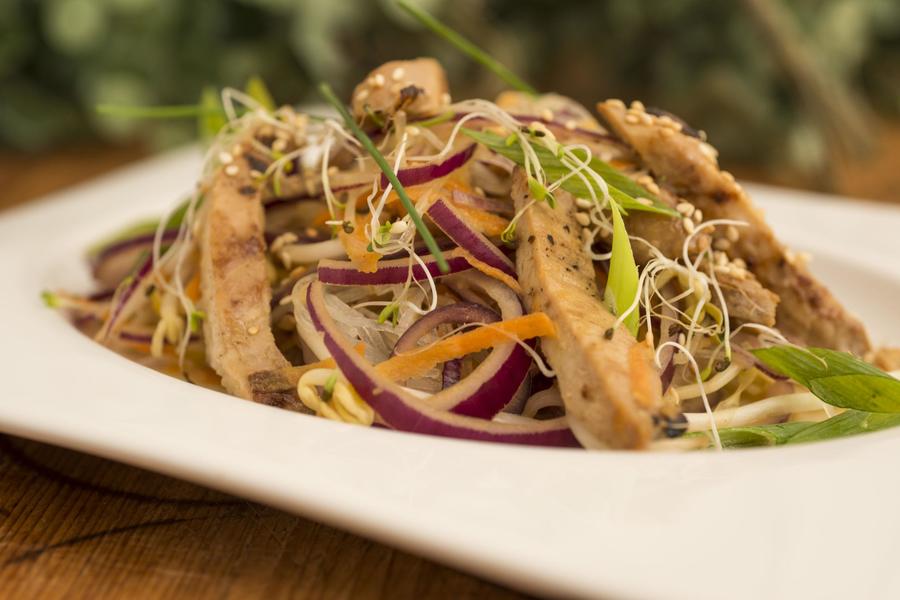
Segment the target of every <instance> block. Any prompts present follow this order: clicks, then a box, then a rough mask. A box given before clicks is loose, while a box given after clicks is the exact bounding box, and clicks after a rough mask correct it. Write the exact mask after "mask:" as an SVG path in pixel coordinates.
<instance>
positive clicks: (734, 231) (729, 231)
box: [725, 225, 741, 244]
mask: <svg viewBox="0 0 900 600" xmlns="http://www.w3.org/2000/svg"><path fill="white" fill-rule="evenodd" d="M725 237H727V238H728V241H729V242H731V243H732V244H733V243H734V242H736V241H738V240H739V239H741V232H740V231H738V228H737V227H735V226H734V225H729V226H728V227H727V228H726V229H725Z"/></svg>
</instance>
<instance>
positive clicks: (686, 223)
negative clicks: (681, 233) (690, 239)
mask: <svg viewBox="0 0 900 600" xmlns="http://www.w3.org/2000/svg"><path fill="white" fill-rule="evenodd" d="M681 226H682V227H684V230H685V231H687V232H688V233H694V222H693V221H691V220H690V219H688V218H684V219H682V220H681Z"/></svg>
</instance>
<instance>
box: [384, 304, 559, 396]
mask: <svg viewBox="0 0 900 600" xmlns="http://www.w3.org/2000/svg"><path fill="white" fill-rule="evenodd" d="M555 335H556V327H555V326H554V325H553V322H552V321H551V320H550V318H549V317H548V316H547V315H546V313H542V312H537V313H532V314H530V315H524V316H521V317H515V318H513V319H507V320H506V321H499V322H497V323H490V324H486V325H482V326H481V327H479V328H477V329H474V330H472V331H466V332H464V333H460V334H457V335H454V336H451V337H448V338H446V339H443V340H441V341H439V342H436V343H434V344H432V345H430V346H426V347H424V348H422V349H420V350H414V351H412V352H404V353H402V354H397V355H396V356H393V357H392V358H389V359H387V360H386V361H384V362H381V363H379V364H378V365H377V366H376V367H375V368H376V369H378V372H379V373H380V374H381V375H383V376H385V377H387V378H388V379H390V380H392V381H403V380H405V379H409V378H410V377H417V376H419V375H422V374H424V373H426V372H428V371H429V370H430V369H432V368H434V367H435V366H437V365H438V364H440V363H442V362H446V361H448V360H452V359H454V358H461V357H463V356H466V355H467V354H472V353H473V352H479V351H481V350H486V349H488V348H492V347H494V346H496V345H498V344H503V343H509V342H510V341H511V339H510V338H518V339H520V340H527V339H530V338H533V337H543V336H555Z"/></svg>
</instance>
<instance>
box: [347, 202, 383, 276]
mask: <svg viewBox="0 0 900 600" xmlns="http://www.w3.org/2000/svg"><path fill="white" fill-rule="evenodd" d="M367 222H368V220H367V219H366V217H363V216H357V217H356V225H355V226H354V227H353V233H346V232H344V231H343V230H339V231H338V238H340V240H341V245H343V246H344V250H346V251H347V256H348V257H349V258H350V262H351V263H353V266H354V267H356V268H357V269H359V270H360V271H362V272H363V273H374V272H375V271H376V270H378V259H380V258H381V255H380V254H378V253H377V252H369V240H368V238H366V229H365V227H366V223H367Z"/></svg>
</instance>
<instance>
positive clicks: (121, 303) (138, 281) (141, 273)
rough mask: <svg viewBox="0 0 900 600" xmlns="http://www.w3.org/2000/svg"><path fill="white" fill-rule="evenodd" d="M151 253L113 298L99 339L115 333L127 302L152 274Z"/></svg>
mask: <svg viewBox="0 0 900 600" xmlns="http://www.w3.org/2000/svg"><path fill="white" fill-rule="evenodd" d="M153 265H154V263H153V253H152V252H151V253H149V254H148V255H147V258H145V259H144V260H143V262H142V263H141V266H140V267H138V269H137V271H136V272H135V274H134V275H132V277H131V280H130V281H128V283H127V284H126V285H125V288H124V289H123V290H122V291H121V293H119V294H118V297H117V298H116V297H115V296H114V298H115V303H114V304H113V306H112V307H111V308H110V311H109V319H107V321H106V323H105V324H104V325H103V327H102V328H101V330H100V332H99V333H98V338H99V339H101V340H102V339H106V338H107V337H109V335H110V334H111V333H112V332H114V331H115V328H116V325H117V324H118V321H119V317H120V316H121V315H122V312H123V311H124V310H125V308H126V306H127V305H128V304H129V302H130V301H131V300H132V299H133V298H134V297H135V292H136V291H138V290H139V289H141V287H143V285H144V284H145V283H146V280H147V278H148V277H149V276H150V274H151V273H152V272H153Z"/></svg>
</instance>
